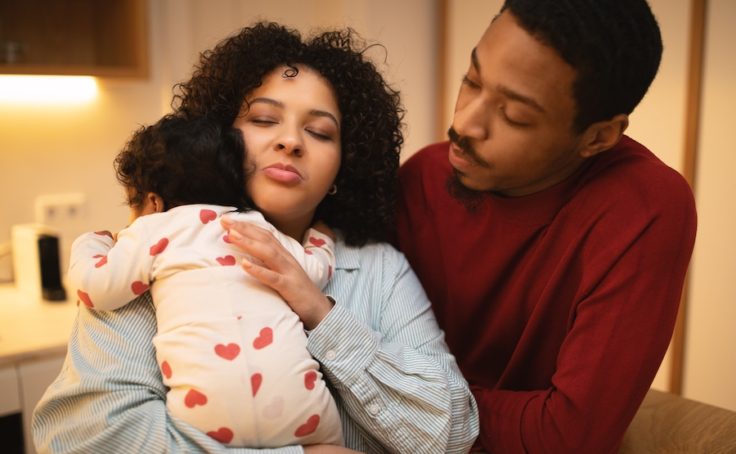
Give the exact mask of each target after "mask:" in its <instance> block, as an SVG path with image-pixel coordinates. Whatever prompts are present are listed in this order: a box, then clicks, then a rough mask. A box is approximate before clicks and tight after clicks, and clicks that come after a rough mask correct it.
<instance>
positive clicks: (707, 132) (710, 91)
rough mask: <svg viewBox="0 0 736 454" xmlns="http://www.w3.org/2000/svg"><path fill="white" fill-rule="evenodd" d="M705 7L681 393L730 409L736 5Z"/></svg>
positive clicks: (735, 284)
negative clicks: (695, 220)
mask: <svg viewBox="0 0 736 454" xmlns="http://www.w3.org/2000/svg"><path fill="white" fill-rule="evenodd" d="M709 7H710V11H709V14H708V22H707V27H708V28H707V30H708V32H707V34H706V42H707V47H706V49H707V50H706V53H705V72H704V92H703V102H702V107H701V108H702V122H701V134H700V143H699V154H698V156H699V159H698V166H697V174H696V186H697V193H696V202H697V205H698V239H697V242H696V246H695V254H694V257H693V263H692V266H691V285H690V287H691V292H690V306H689V314H688V330H687V334H686V336H687V349H686V356H685V361H686V369H685V376H684V393H685V395H686V396H688V397H691V398H693V399H697V400H702V401H705V402H709V403H712V404H714V405H720V406H723V407H726V408H730V409H732V410H736V386H734V384H736V328H735V327H734V325H735V324H736V238H734V233H733V232H736V210H735V209H734V201H733V199H732V198H731V197H732V196H733V195H734V194H736V178H734V170H736V147H735V146H734V139H733V134H734V106H736V53H735V52H734V49H733V42H734V34H735V33H736V30H734V25H736V2H734V1H732V0H710V6H709Z"/></svg>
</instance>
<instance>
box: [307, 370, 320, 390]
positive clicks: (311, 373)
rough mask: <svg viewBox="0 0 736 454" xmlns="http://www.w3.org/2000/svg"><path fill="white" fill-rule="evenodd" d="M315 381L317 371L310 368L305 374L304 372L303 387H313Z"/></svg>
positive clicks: (310, 388)
mask: <svg viewBox="0 0 736 454" xmlns="http://www.w3.org/2000/svg"><path fill="white" fill-rule="evenodd" d="M316 381H317V372H315V371H313V370H310V371H309V372H307V373H306V374H304V387H305V388H307V389H308V390H310V391H311V390H313V389H314V382H316Z"/></svg>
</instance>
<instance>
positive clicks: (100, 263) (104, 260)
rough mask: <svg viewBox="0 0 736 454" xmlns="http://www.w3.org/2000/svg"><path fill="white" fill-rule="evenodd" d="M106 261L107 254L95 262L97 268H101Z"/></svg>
mask: <svg viewBox="0 0 736 454" xmlns="http://www.w3.org/2000/svg"><path fill="white" fill-rule="evenodd" d="M95 257H96V256H95ZM105 263H107V256H106V255H103V256H102V258H101V259H100V260H99V261H98V262H97V263H95V268H99V267H101V266H103V265H104V264H105Z"/></svg>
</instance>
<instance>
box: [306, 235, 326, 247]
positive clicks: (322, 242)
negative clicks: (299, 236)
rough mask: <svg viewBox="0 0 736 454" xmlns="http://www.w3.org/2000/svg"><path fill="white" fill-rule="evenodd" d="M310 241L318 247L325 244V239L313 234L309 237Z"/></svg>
mask: <svg viewBox="0 0 736 454" xmlns="http://www.w3.org/2000/svg"><path fill="white" fill-rule="evenodd" d="M309 242H310V243H311V244H313V245H314V246H317V247H322V246H324V245H325V240H322V239H319V238H315V237H313V236H310V237H309Z"/></svg>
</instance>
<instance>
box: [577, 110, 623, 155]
mask: <svg viewBox="0 0 736 454" xmlns="http://www.w3.org/2000/svg"><path fill="white" fill-rule="evenodd" d="M628 126H629V116H628V115H626V114H619V115H616V116H614V117H613V118H611V119H610V120H605V121H599V122H596V123H593V124H592V125H590V126H588V129H586V130H585V132H584V133H583V140H582V143H581V145H582V146H581V148H580V156H581V157H582V158H590V157H592V156H595V155H597V154H598V153H600V152H602V151H606V150H610V149H611V148H613V147H614V146H615V145H616V144H617V143H618V141H619V140H621V136H623V135H624V131H626V128H627V127H628Z"/></svg>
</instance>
